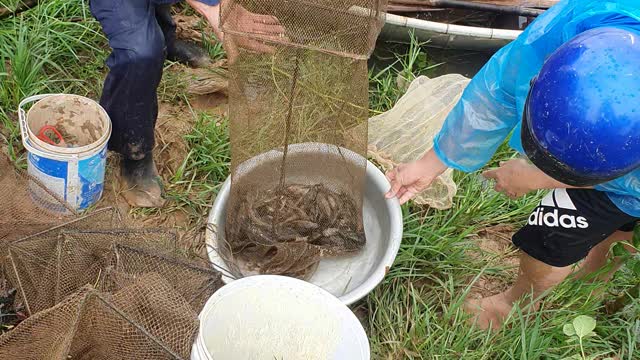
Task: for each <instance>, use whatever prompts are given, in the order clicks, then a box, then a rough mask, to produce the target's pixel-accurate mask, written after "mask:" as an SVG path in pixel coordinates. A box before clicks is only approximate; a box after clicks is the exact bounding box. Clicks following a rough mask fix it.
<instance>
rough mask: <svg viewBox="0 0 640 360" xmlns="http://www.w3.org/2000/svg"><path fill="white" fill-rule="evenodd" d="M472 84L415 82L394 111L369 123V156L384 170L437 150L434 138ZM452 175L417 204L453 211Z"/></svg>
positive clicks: (453, 79)
mask: <svg viewBox="0 0 640 360" xmlns="http://www.w3.org/2000/svg"><path fill="white" fill-rule="evenodd" d="M468 83H469V79H468V78H466V77H464V76H462V75H458V74H449V75H444V76H440V77H437V78H434V79H430V78H428V77H426V76H420V77H418V78H417V79H415V80H414V81H413V82H411V84H410V85H409V88H408V89H407V92H406V93H405V94H404V95H403V96H402V97H401V98H400V100H398V102H397V103H396V105H395V106H394V107H393V109H391V110H389V111H387V112H385V113H384V114H381V115H378V116H375V117H372V118H371V119H369V155H370V156H371V157H372V158H373V159H374V160H375V161H376V162H378V163H379V164H380V165H381V166H382V167H383V168H384V170H390V169H391V168H393V167H394V166H395V165H397V164H400V163H406V162H410V161H414V160H417V159H418V158H420V157H421V156H422V155H423V154H424V153H425V152H427V151H428V150H430V149H431V147H432V146H433V138H434V137H435V135H436V134H437V133H438V131H440V128H441V127H442V124H443V122H444V120H445V118H446V117H447V115H448V114H449V112H450V111H451V109H452V108H453V107H454V106H455V104H456V102H457V101H458V99H460V96H461V95H462V91H463V90H464V89H465V87H466V86H467V84H468ZM452 172H453V170H452V169H449V170H447V171H446V172H445V173H444V174H442V175H440V176H439V177H438V178H437V179H436V180H435V181H434V182H433V184H432V185H431V186H430V187H429V188H428V189H426V190H425V191H423V192H422V193H420V194H418V196H416V197H415V198H414V202H416V203H418V204H426V205H429V206H431V207H433V208H436V209H440V210H443V209H448V208H450V207H451V205H452V201H453V197H454V196H455V194H456V191H457V186H456V184H455V182H454V181H453V179H452Z"/></svg>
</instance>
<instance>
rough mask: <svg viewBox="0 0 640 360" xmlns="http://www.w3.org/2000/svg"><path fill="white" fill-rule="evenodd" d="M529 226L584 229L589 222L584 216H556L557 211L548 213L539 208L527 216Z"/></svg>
mask: <svg viewBox="0 0 640 360" xmlns="http://www.w3.org/2000/svg"><path fill="white" fill-rule="evenodd" d="M529 225H533V226H535V225H538V226H542V225H544V226H548V227H562V228H565V229H575V228H579V229H586V228H588V227H589V222H587V219H586V218H585V217H584V216H573V215H566V214H565V215H560V216H558V209H553V211H550V212H546V213H545V212H544V207H539V208H537V209H536V211H534V212H533V214H531V216H529Z"/></svg>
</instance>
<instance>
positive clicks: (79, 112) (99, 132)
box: [18, 94, 111, 212]
mask: <svg viewBox="0 0 640 360" xmlns="http://www.w3.org/2000/svg"><path fill="white" fill-rule="evenodd" d="M34 101H37V102H36V103H35V104H34V105H33V106H32V107H31V109H29V111H28V112H26V111H25V110H24V107H25V105H27V104H29V103H31V102H34ZM18 116H19V119H20V130H21V134H22V144H23V145H24V147H25V148H26V149H27V151H28V156H27V166H28V173H29V175H31V176H32V177H34V178H36V179H38V180H39V181H40V182H42V184H43V185H44V186H45V187H46V188H47V189H48V190H49V191H51V192H52V193H54V194H55V195H57V196H58V197H59V198H60V199H62V200H64V201H65V202H66V203H67V204H68V206H70V207H72V208H73V209H75V210H84V209H87V208H89V207H90V206H92V205H93V204H95V203H96V202H97V201H98V200H100V197H101V196H102V192H103V190H104V174H105V169H106V161H107V142H108V141H109V137H110V136H111V121H110V119H109V115H107V112H106V111H105V110H104V109H103V108H102V107H101V106H100V105H99V104H98V103H97V102H95V101H93V100H91V99H88V98H86V97H83V96H78V95H66V94H43V95H36V96H31V97H28V98H26V99H24V100H22V102H20V105H19V108H18ZM45 125H54V126H58V127H60V126H66V127H67V130H68V131H69V133H71V134H72V135H73V136H74V137H75V138H77V139H78V146H75V147H62V146H55V145H51V144H47V143H46V142H44V141H42V140H40V139H39V138H38V137H37V135H36V133H37V132H38V131H39V129H40V128H41V127H42V126H45ZM31 196H32V198H33V199H34V200H35V201H36V202H37V203H39V204H40V205H41V206H43V207H46V208H48V209H50V210H53V211H61V212H64V211H65V209H64V208H63V207H61V206H60V204H57V203H51V202H50V201H49V200H47V199H49V197H47V196H42V194H39V193H38V192H37V191H35V190H34V191H32V193H31Z"/></svg>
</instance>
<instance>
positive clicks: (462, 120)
mask: <svg viewBox="0 0 640 360" xmlns="http://www.w3.org/2000/svg"><path fill="white" fill-rule="evenodd" d="M574 4H575V2H572V1H566V0H565V1H561V2H560V3H558V4H557V5H556V6H554V7H552V8H551V9H549V10H547V11H546V12H545V13H544V14H543V15H541V16H540V17H538V19H536V21H534V22H533V23H532V24H530V25H529V26H528V27H527V29H526V30H525V31H524V32H523V33H522V34H521V35H520V36H519V37H518V38H517V39H516V40H514V41H512V42H511V43H510V44H508V45H506V46H505V47H503V48H502V49H501V50H500V51H498V52H497V53H496V54H495V55H494V56H493V57H492V58H491V59H490V60H489V61H488V63H487V64H486V65H485V66H484V67H483V68H482V69H481V70H480V72H478V74H477V75H476V76H474V78H473V79H472V80H471V82H470V83H469V85H468V86H467V88H466V89H465V91H464V92H463V94H462V97H461V98H460V100H459V101H458V103H457V104H456V106H455V107H454V108H453V109H452V111H451V113H450V114H449V116H448V117H447V119H446V120H445V122H444V124H443V127H442V129H441V130H440V132H439V133H438V134H437V135H436V137H435V139H434V151H435V152H436V154H437V156H438V157H439V158H440V159H441V160H442V161H443V162H444V163H445V164H446V165H447V166H448V167H451V168H454V169H457V170H461V171H465V172H472V171H476V170H478V169H480V168H481V167H482V166H484V165H485V164H486V163H487V162H488V161H489V160H490V159H491V157H492V156H493V154H494V153H495V151H496V150H497V148H498V147H499V146H500V145H501V144H502V143H503V142H504V140H505V139H506V138H507V137H508V136H509V134H510V133H511V132H512V130H513V129H514V128H515V127H516V126H517V125H518V124H519V122H520V118H521V115H522V108H523V102H524V98H526V95H527V93H528V89H529V82H530V80H531V78H533V76H535V74H536V73H537V71H538V70H539V69H540V67H541V66H542V63H543V62H544V59H545V58H546V56H547V55H548V54H550V53H551V52H553V51H554V50H555V49H556V48H557V47H558V46H560V45H561V44H562V42H563V38H564V37H563V31H562V27H563V24H564V23H565V22H566V18H567V17H568V16H570V14H571V13H572V9H573V7H574Z"/></svg>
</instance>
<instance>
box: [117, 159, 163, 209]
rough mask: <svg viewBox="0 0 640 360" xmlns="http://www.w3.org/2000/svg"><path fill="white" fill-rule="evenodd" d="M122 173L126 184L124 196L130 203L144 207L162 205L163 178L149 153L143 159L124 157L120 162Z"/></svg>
mask: <svg viewBox="0 0 640 360" xmlns="http://www.w3.org/2000/svg"><path fill="white" fill-rule="evenodd" d="M120 175H121V178H122V181H123V184H124V187H125V189H124V192H123V193H122V196H123V197H124V198H125V200H127V202H128V203H129V205H131V206H135V207H142V208H157V207H162V206H163V205H164V203H165V200H164V199H163V198H162V193H163V189H162V180H161V179H160V176H158V170H157V169H156V165H155V163H154V161H153V156H151V154H148V155H147V156H146V157H145V158H144V159H142V160H129V159H123V160H122V162H121V164H120Z"/></svg>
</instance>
